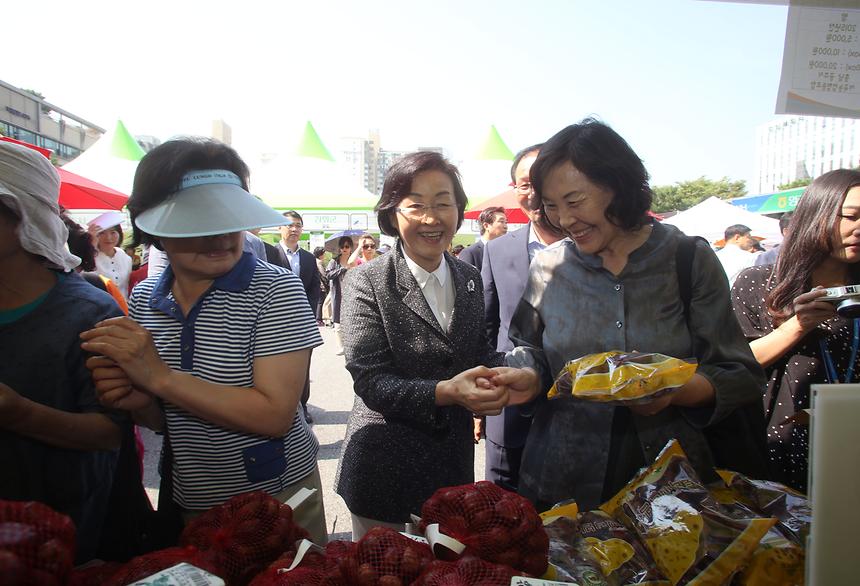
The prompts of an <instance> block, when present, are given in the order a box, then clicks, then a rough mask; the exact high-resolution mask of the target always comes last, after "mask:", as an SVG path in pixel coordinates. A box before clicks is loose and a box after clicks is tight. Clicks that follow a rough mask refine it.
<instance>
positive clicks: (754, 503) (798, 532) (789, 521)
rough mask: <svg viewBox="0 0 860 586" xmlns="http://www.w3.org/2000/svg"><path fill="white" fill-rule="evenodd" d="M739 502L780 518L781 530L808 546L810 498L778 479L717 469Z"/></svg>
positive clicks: (768, 515) (764, 513)
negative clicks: (756, 477) (753, 478)
mask: <svg viewBox="0 0 860 586" xmlns="http://www.w3.org/2000/svg"><path fill="white" fill-rule="evenodd" d="M717 473H718V474H719V475H720V478H722V479H723V481H724V482H725V483H726V486H727V487H728V488H729V489H731V490H732V491H733V492H734V494H736V495H737V498H738V501H739V502H741V503H743V504H745V505H746V506H748V507H749V508H751V509H752V510H754V511H757V512H759V513H761V514H763V515H764V516H767V517H776V519H777V521H778V522H777V527H778V528H779V530H780V532H781V533H782V534H783V535H784V536H785V537H786V538H788V539H790V540H791V541H793V542H794V543H796V544H798V545H800V546H803V547H805V546H806V537H807V535H809V525H810V523H812V507H810V506H809V501H808V500H807V498H806V497H805V496H804V495H803V494H801V493H799V492H797V491H795V490H792V489H791V488H789V487H787V486H785V485H784V484H780V483H778V482H770V481H768V480H752V479H750V478H747V477H746V476H744V475H743V474H739V473H737V472H730V471H728V470H717Z"/></svg>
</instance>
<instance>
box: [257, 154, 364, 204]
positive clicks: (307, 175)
mask: <svg viewBox="0 0 860 586" xmlns="http://www.w3.org/2000/svg"><path fill="white" fill-rule="evenodd" d="M251 193H253V194H254V195H257V196H259V197H260V198H262V200H263V201H264V202H266V203H267V204H268V205H270V206H272V207H273V208H280V209H285V208H294V209H372V208H373V206H374V205H375V204H376V200H377V197H376V196H375V195H373V194H372V193H370V192H369V191H368V190H367V189H365V188H364V187H362V186H360V185H357V184H356V181H355V180H353V179H352V178H351V177H349V176H348V175H347V174H346V171H345V170H344V169H342V168H341V167H340V166H339V165H338V164H337V163H334V162H332V161H326V160H324V159H319V158H314V157H302V156H296V155H282V156H278V157H276V158H274V159H272V160H270V161H267V162H265V163H261V164H260V165H258V166H256V167H255V168H254V169H253V171H252V173H251Z"/></svg>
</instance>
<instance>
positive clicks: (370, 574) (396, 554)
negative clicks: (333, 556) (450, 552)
mask: <svg viewBox="0 0 860 586" xmlns="http://www.w3.org/2000/svg"><path fill="white" fill-rule="evenodd" d="M431 561H433V552H432V551H430V546H429V545H427V544H425V543H419V542H417V541H414V540H412V539H410V538H408V537H405V536H403V535H401V534H400V533H398V532H397V531H395V530H393V529H389V528H387V527H374V528H373V529H371V530H370V531H368V532H367V533H366V534H365V535H364V537H362V538H361V539H360V540H359V541H358V543H357V544H356V547H355V552H354V554H353V555H348V556H345V557H344V558H342V559H341V561H340V562H339V567H340V571H341V573H342V575H343V576H344V577H345V578H346V581H347V583H348V584H357V585H358V586H405V585H406V584H411V583H412V581H413V580H415V578H417V577H418V575H419V574H420V573H421V571H422V570H423V569H424V566H426V565H427V564H428V563H430V562H431Z"/></svg>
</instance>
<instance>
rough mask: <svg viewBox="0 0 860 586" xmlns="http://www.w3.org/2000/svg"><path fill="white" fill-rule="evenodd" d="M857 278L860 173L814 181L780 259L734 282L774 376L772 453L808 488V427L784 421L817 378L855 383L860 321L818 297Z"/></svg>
mask: <svg viewBox="0 0 860 586" xmlns="http://www.w3.org/2000/svg"><path fill="white" fill-rule="evenodd" d="M858 282H860V171H856V170H848V169H839V170H836V171H831V172H829V173H825V174H824V175H821V176H820V177H818V178H817V179H816V180H815V181H813V182H812V185H810V186H809V187H808V188H807V189H806V191H805V192H804V194H803V197H802V198H801V199H800V203H799V204H798V206H797V209H796V210H795V212H794V216H793V217H792V218H791V223H790V224H789V226H788V233H787V234H786V237H785V240H784V241H783V243H782V246H781V248H780V253H779V257H778V260H777V263H776V265H764V266H757V267H752V268H749V269H747V270H745V271H743V272H742V273H741V274H740V275H738V278H737V280H736V281H735V285H734V287H733V288H732V302H733V304H734V308H735V315H736V316H737V318H738V321H740V324H741V328H742V329H743V331H744V334H745V335H746V337H747V339H748V340H750V348H751V349H752V351H753V354H755V357H756V359H757V360H758V362H759V363H760V364H761V365H762V366H763V367H764V368H765V369H766V373H767V374H768V376H769V382H768V385H767V389H766V392H765V396H764V402H765V411H766V415H767V417H768V426H767V432H768V453H769V456H770V460H771V465H772V468H773V473H774V474H775V476H776V479H778V480H780V481H782V482H784V483H786V484H788V485H790V486H792V487H794V488H796V489H798V490H802V491H805V490H806V482H807V456H808V450H809V445H808V428H807V426H805V425H796V424H794V423H786V422H785V420H786V418H788V417H791V416H792V415H794V414H795V413H797V412H798V411H800V410H802V409H806V408H808V407H809V388H810V385H811V384H815V383H836V382H840V383H850V382H854V381H856V380H857V378H858V376H860V373H856V372H855V365H856V363H857V346H858V342H860V330H858V327H860V324H858V321H857V320H852V319H846V318H844V317H840V316H839V315H838V314H837V313H836V306H835V305H834V304H832V303H828V302H826V301H821V299H820V298H821V297H822V296H823V295H825V292H824V291H823V290H822V289H823V288H824V287H839V286H843V285H851V284H856V283H858Z"/></svg>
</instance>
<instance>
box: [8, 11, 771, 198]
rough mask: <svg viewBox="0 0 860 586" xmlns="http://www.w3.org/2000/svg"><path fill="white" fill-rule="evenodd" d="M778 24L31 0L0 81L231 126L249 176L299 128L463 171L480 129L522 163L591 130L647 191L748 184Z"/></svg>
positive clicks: (128, 111) (149, 114)
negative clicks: (439, 149) (574, 130)
mask: <svg viewBox="0 0 860 586" xmlns="http://www.w3.org/2000/svg"><path fill="white" fill-rule="evenodd" d="M786 15H787V8H786V7H784V6H773V5H756V4H733V3H728V2H707V1H699V0H623V1H621V0H619V1H609V0H528V1H526V0H520V1H511V0H435V1H433V2H417V1H410V0H399V1H383V0H356V1H349V0H329V1H320V2H297V1H294V2H289V1H288V2H272V1H271V0H269V1H257V0H244V1H241V2H237V1H231V2H222V1H209V2H196V1H195V2H191V1H186V0H172V1H170V2H166V1H163V0H148V1H147V2H141V3H134V4H129V3H123V2H115V1H113V2H103V1H89V2H78V3H69V2H68V1H67V0H66V1H64V2H58V1H56V0H42V1H40V2H39V3H38V4H37V5H34V6H33V7H31V8H28V9H27V10H21V9H20V7H19V9H18V10H16V11H15V12H14V15H10V16H14V24H13V21H12V20H9V19H7V23H6V24H7V26H5V27H4V32H3V40H4V47H5V50H4V58H3V63H2V67H0V79H3V80H4V81H6V82H8V83H11V84H13V85H16V86H18V87H23V88H31V89H35V90H38V91H40V92H42V94H44V95H45V97H46V99H47V100H48V101H49V102H51V103H54V104H56V105H57V106H59V107H61V108H64V109H66V110H68V111H70V112H72V113H74V114H76V115H79V116H81V117H83V118H85V119H88V120H90V121H91V122H93V123H96V124H98V125H100V126H102V127H105V128H109V127H111V126H112V125H113V124H114V122H115V121H116V119H117V118H120V119H122V120H123V122H125V124H126V126H127V127H128V128H129V130H130V131H131V132H132V133H133V134H151V135H154V136H157V137H159V138H162V139H165V138H168V137H170V136H172V135H176V134H209V132H210V128H211V121H212V120H213V119H216V118H223V119H224V120H226V121H227V123H228V124H230V125H231V126H232V128H233V144H234V146H236V147H237V149H238V150H239V151H240V154H242V155H243V157H245V158H246V159H247V160H248V161H249V162H251V161H252V160H254V159H255V158H256V157H258V156H259V154H260V153H262V152H288V151H290V150H291V149H292V148H294V147H295V143H296V141H297V140H298V137H299V135H300V131H301V129H302V126H303V125H304V122H305V121H306V120H311V121H312V122H313V124H314V125H315V127H316V129H317V131H318V132H319V134H320V135H321V137H322V139H323V141H324V142H325V143H326V144H327V146H328V147H329V149H330V150H332V151H336V149H337V143H338V139H339V137H341V136H349V135H364V134H366V132H367V130H368V129H370V128H376V129H379V131H380V135H381V141H382V146H383V148H390V149H412V148H415V147H418V146H443V147H445V148H446V149H447V151H448V152H449V154H450V155H451V156H452V158H454V159H458V160H466V159H468V158H469V157H470V156H471V155H472V154H474V152H475V150H476V149H477V147H478V145H479V143H480V141H481V140H482V139H483V138H484V136H485V134H486V132H487V130H488V127H489V125H490V124H495V125H496V126H497V128H498V129H499V132H500V133H501V135H502V137H503V138H504V140H505V141H506V142H507V144H508V146H510V148H511V149H512V150H514V151H516V150H518V149H519V148H521V147H523V146H526V145H528V144H532V143H535V142H539V141H542V140H545V139H547V138H549V136H551V135H552V134H553V133H555V132H556V131H558V130H560V129H561V128H563V127H564V126H566V125H568V124H571V123H573V122H576V121H577V120H579V119H581V118H583V117H584V116H587V115H595V116H597V117H599V118H601V119H602V120H604V121H605V122H607V123H609V124H610V125H612V126H613V128H615V129H616V130H617V131H618V132H619V133H620V134H621V135H622V136H624V137H625V138H626V139H627V140H628V142H630V144H631V146H632V147H633V148H634V149H635V150H636V151H637V153H638V154H639V156H640V157H642V159H643V160H644V161H645V165H646V167H647V168H648V169H649V171H650V172H651V175H652V182H653V183H654V184H656V185H661V184H667V183H672V182H675V181H683V180H686V179H695V178H697V177H699V176H702V175H704V176H707V177H709V178H712V179H718V178H720V177H723V176H728V177H729V178H731V179H745V180H747V181H749V180H750V179H751V175H752V171H753V154H754V132H755V127H756V126H757V125H759V124H761V123H764V122H767V121H769V120H771V119H773V118H774V117H775V116H774V105H775V103H776V94H777V88H778V85H779V75H780V69H781V63H782V51H783V44H784V40H785V24H786ZM11 47H15V49H14V50H10V48H11ZM333 154H335V155H337V153H333Z"/></svg>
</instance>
